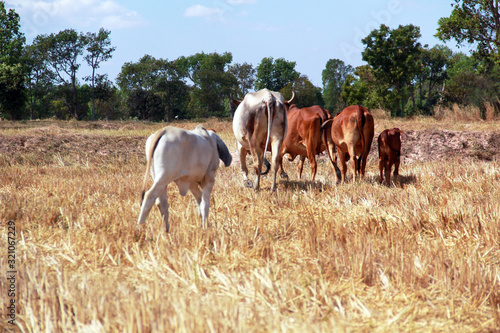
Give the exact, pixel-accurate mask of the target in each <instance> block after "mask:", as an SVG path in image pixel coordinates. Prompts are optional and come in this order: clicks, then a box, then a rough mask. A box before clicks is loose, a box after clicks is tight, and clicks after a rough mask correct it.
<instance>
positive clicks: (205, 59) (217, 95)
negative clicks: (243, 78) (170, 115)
mask: <svg viewBox="0 0 500 333" xmlns="http://www.w3.org/2000/svg"><path fill="white" fill-rule="evenodd" d="M232 60H233V55H232V54H231V53H230V52H225V53H223V54H219V53H210V54H206V53H203V52H202V53H197V54H195V55H192V56H189V57H180V58H179V59H177V61H178V64H179V66H180V68H182V69H184V71H185V72H186V73H187V75H188V77H189V79H190V80H191V81H192V82H193V89H192V92H191V101H190V104H189V109H190V112H191V113H192V115H193V116H196V117H208V116H225V115H226V108H225V103H224V100H225V99H226V98H227V97H228V96H229V94H230V92H231V89H232V88H233V87H234V86H235V85H236V84H237V82H236V78H235V77H234V75H233V74H231V73H229V71H228V66H229V64H230V63H231V62H232Z"/></svg>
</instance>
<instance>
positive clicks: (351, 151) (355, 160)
mask: <svg viewBox="0 0 500 333" xmlns="http://www.w3.org/2000/svg"><path fill="white" fill-rule="evenodd" d="M347 149H348V151H349V155H350V156H351V159H352V162H351V164H352V170H353V172H354V176H353V181H356V180H357V179H358V175H359V171H358V163H359V162H360V161H359V159H358V157H357V156H356V146H355V143H353V144H352V145H351V146H347ZM346 169H347V168H346Z"/></svg>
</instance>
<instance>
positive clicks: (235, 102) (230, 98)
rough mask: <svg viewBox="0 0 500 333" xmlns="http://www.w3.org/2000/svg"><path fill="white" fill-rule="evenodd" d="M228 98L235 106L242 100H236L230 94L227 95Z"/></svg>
mask: <svg viewBox="0 0 500 333" xmlns="http://www.w3.org/2000/svg"><path fill="white" fill-rule="evenodd" d="M229 100H231V102H233V104H234V105H236V106H238V105H240V103H241V102H243V100H241V101H240V100H237V99H236V98H234V97H233V96H232V95H229Z"/></svg>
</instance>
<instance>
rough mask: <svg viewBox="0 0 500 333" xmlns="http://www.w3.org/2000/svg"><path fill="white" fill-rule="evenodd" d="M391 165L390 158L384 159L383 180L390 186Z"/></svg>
mask: <svg viewBox="0 0 500 333" xmlns="http://www.w3.org/2000/svg"><path fill="white" fill-rule="evenodd" d="M391 167H392V163H391V160H389V159H387V160H386V161H385V181H386V183H387V186H391Z"/></svg>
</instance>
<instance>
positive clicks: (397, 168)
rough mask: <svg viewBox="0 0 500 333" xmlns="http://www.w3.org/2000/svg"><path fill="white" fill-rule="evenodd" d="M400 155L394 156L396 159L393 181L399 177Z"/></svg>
mask: <svg viewBox="0 0 500 333" xmlns="http://www.w3.org/2000/svg"><path fill="white" fill-rule="evenodd" d="M400 155H401V154H400V153H399V152H398V153H397V154H396V158H395V159H394V180H396V178H397V177H398V176H399V162H400Z"/></svg>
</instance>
